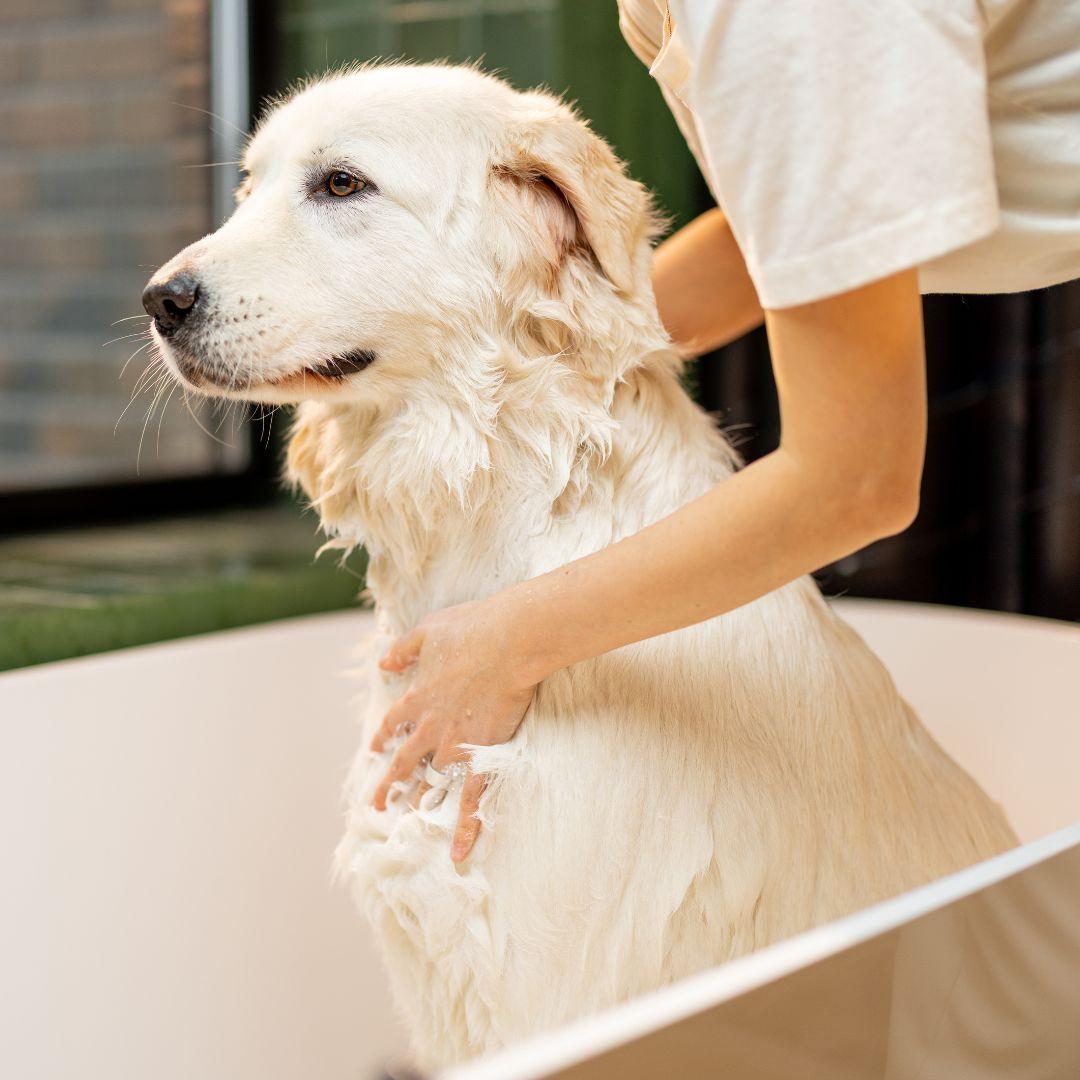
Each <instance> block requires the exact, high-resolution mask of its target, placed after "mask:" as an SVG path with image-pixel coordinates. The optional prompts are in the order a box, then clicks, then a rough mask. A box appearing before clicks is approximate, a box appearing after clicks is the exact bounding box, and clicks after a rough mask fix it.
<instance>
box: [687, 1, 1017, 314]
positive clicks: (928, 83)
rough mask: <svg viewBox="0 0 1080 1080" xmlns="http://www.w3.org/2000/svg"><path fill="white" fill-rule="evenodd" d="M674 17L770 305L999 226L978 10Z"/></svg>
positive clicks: (811, 7)
mask: <svg viewBox="0 0 1080 1080" xmlns="http://www.w3.org/2000/svg"><path fill="white" fill-rule="evenodd" d="M966 8H970V9H971V10H970V12H968V11H967V10H966ZM671 11H672V15H673V17H674V22H675V27H676V33H677V34H678V35H679V37H680V39H681V44H682V48H683V49H684V50H685V51H686V53H687V54H688V57H689V60H690V72H691V74H690V76H689V82H688V84H687V86H686V87H685V91H684V94H683V96H684V98H685V100H686V101H687V104H688V105H689V106H690V107H691V109H692V110H693V113H694V116H695V119H696V125H697V129H698V136H699V142H700V144H701V150H702V154H703V156H704V157H705V161H706V165H707V168H708V170H709V172H710V174H711V176H710V179H711V180H712V184H713V187H714V190H715V191H716V193H717V195H718V197H719V200H720V202H721V204H722V206H723V209H724V211H725V213H726V214H727V217H728V219H729V221H730V222H731V227H732V230H733V231H734V233H735V236H736V238H737V239H738V241H739V245H740V247H741V249H742V252H743V255H744V257H745V259H746V262H747V268H748V269H749V271H750V276H751V278H752V279H753V281H754V284H755V286H756V288H757V291H758V295H759V297H760V299H761V302H762V304H763V306H764V307H766V308H783V307H790V306H793V305H796V304H803V303H809V302H810V301H813V300H820V299H823V298H825V297H827V296H831V295H834V294H836V293H840V292H845V291H847V290H849V289H854V288H858V287H859V286H861V285H865V284H868V283H869V282H871V281H875V280H877V279H879V278H882V277H885V276H887V275H889V274H892V273H896V272H898V271H900V270H904V269H907V268H909V267H915V266H919V265H921V264H922V263H924V262H927V261H929V260H930V259H934V258H937V257H938V256H941V255H944V254H946V253H947V252H950V251H953V250H955V249H957V248H960V247H963V246H965V245H967V244H970V243H973V242H974V241H976V240H978V239H981V238H982V237H984V236H986V235H988V234H989V233H991V232H993V231H994V230H995V229H996V228H997V226H998V222H999V212H998V199H997V188H996V185H995V181H994V163H993V153H992V146H991V140H990V124H989V118H988V113H987V100H986V98H987V88H986V74H985V61H984V54H983V46H982V33H981V25H980V23H979V18H978V14H977V10H976V5H975V3H974V2H972V3H970V4H967V5H959V4H941V3H940V2H937V3H934V2H931V0H877V2H875V3H870V2H868V0H827V2H824V3H815V2H810V0H681V2H678V0H676V2H673V3H672V4H671Z"/></svg>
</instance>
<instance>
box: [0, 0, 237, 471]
mask: <svg viewBox="0 0 1080 1080" xmlns="http://www.w3.org/2000/svg"><path fill="white" fill-rule="evenodd" d="M208 7H209V2H208V0H3V2H2V3H0V488H3V489H11V488H17V487H27V486H29V487H37V486H41V485H49V484H60V483H82V482H85V481H93V480H108V479H120V478H129V477H130V476H132V475H133V474H134V471H135V461H136V447H137V444H138V441H139V437H140V433H141V430H142V420H143V416H144V414H145V411H146V408H147V406H149V403H150V397H149V395H144V396H143V397H142V398H141V399H140V400H139V401H137V402H136V403H135V405H133V406H132V407H131V409H130V410H129V411H128V413H127V415H126V416H125V418H124V420H123V421H122V422H121V423H120V425H119V427H118V428H117V431H116V433H115V435H114V433H113V428H114V425H116V422H117V419H118V418H119V416H120V414H121V412H122V410H123V408H124V406H125V404H126V403H127V401H128V399H129V397H130V396H131V393H132V389H133V387H134V384H135V380H136V378H137V377H138V375H139V374H140V372H141V371H142V370H143V367H144V366H145V364H144V363H143V362H141V360H142V357H141V356H140V357H137V358H136V360H135V361H133V362H132V364H131V365H129V370H128V372H127V375H126V377H125V378H124V379H123V380H122V381H121V380H120V379H119V378H118V375H119V372H120V368H121V366H122V364H123V362H124V360H125V359H126V357H127V356H128V355H129V354H130V352H131V351H132V349H133V348H135V347H136V346H137V345H139V344H141V341H140V340H135V339H133V340H132V341H131V343H130V344H128V343H127V342H118V343H116V344H115V345H110V346H106V347H105V348H102V344H103V343H104V342H106V341H108V340H109V339H110V338H114V337H117V336H118V335H121V334H125V333H131V332H134V331H137V330H139V329H140V328H141V327H142V326H143V325H144V322H143V320H139V319H135V320H130V321H128V322H121V323H119V324H118V325H117V326H115V327H114V326H112V325H111V324H112V323H113V322H114V321H116V320H118V319H122V318H125V317H126V316H130V315H136V314H138V313H140V312H141V310H142V309H141V306H140V304H139V295H140V293H141V291H142V286H143V284H144V282H145V280H146V278H147V277H148V276H149V274H150V272H151V270H152V269H153V268H154V267H156V266H157V265H159V264H160V263H161V262H163V261H164V260H165V259H167V258H169V257H170V256H171V255H172V254H174V253H175V252H176V251H177V250H178V249H179V248H181V247H183V246H184V245H185V244H187V243H190V242H191V240H193V239H195V238H197V237H199V236H201V235H203V234H204V233H205V232H207V231H208V230H209V229H210V228H211V227H212V222H211V220H210V209H209V206H210V170H209V169H207V168H194V167H189V166H196V165H202V164H203V163H206V162H208V161H209V160H210V159H211V149H210V140H209V126H208V125H209V123H210V121H209V120H208V118H207V117H206V116H205V115H204V114H203V113H200V112H197V111H194V109H192V108H184V107H182V106H184V105H188V106H194V107H196V108H198V109H207V108H209V71H208V27H209V17H208ZM177 396H178V395H177ZM150 431H151V435H150V437H148V439H147V444H146V446H144V449H143V452H142V455H141V468H140V471H141V473H142V475H144V476H145V475H154V474H163V473H167V474H178V473H180V474H184V473H192V472H202V471H205V470H206V469H208V468H211V467H214V465H215V463H218V464H220V461H219V453H218V451H217V450H215V449H214V447H215V444H214V443H213V442H212V441H211V440H209V439H208V438H207V437H206V436H205V435H204V434H203V433H202V432H200V431H199V429H198V427H197V426H196V425H195V424H194V422H193V421H192V420H191V419H190V417H188V416H187V415H186V414H184V413H183V412H182V410H181V409H180V407H179V405H178V404H177V401H176V400H175V399H174V401H173V403H172V405H171V406H170V409H169V413H168V414H167V419H166V423H165V424H164V425H163V427H162V430H161V437H160V450H157V449H156V448H155V441H156V439H157V421H156V418H155V419H154V421H153V423H152V425H151V427H150Z"/></svg>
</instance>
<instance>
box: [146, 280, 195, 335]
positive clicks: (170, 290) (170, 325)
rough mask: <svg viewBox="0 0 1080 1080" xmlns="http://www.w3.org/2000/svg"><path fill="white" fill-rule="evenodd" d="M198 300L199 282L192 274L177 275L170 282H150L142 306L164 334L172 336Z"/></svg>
mask: <svg viewBox="0 0 1080 1080" xmlns="http://www.w3.org/2000/svg"><path fill="white" fill-rule="evenodd" d="M198 299H199V284H198V282H197V281H196V280H195V279H194V278H193V277H192V276H191V275H190V274H177V275H176V276H175V277H171V278H169V280H168V281H152V282H150V284H149V285H147V286H146V289H145V290H144V291H143V294H142V306H143V307H144V308H146V314H147V315H149V316H150V317H151V318H152V319H153V320H154V322H155V323H157V328H158V329H159V330H160V331H161V332H162V333H163V334H171V333H172V332H173V331H174V330H176V329H177V328H178V327H179V326H180V324H181V323H182V322H183V321H184V320H185V319H186V318H187V317H188V316H189V315H190V314H191V311H192V309H193V308H194V307H195V304H196V303H197V302H198Z"/></svg>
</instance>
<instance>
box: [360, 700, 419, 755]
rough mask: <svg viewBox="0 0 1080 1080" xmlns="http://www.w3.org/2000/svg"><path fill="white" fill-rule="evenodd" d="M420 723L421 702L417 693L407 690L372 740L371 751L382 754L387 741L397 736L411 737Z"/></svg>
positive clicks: (389, 710) (390, 709)
mask: <svg viewBox="0 0 1080 1080" xmlns="http://www.w3.org/2000/svg"><path fill="white" fill-rule="evenodd" d="M419 721H420V706H419V700H418V698H417V696H416V694H415V693H413V692H412V691H411V690H406V691H405V693H404V694H402V695H401V697H399V698H398V699H397V701H395V702H394V704H393V705H391V706H390V708H389V709H388V710H387V712H386V715H385V716H384V717H383V718H382V723H381V724H379V730H378V731H376V732H375V735H374V736H373V738H372V740H371V749H372V750H374V751H375V753H377V754H381V753H382V750H383V747H384V746H385V745H386V743H387V740H389V739H392V738H393V737H394V736H395V735H411V734H412V733H413V732H414V731H415V730H416V727H417V724H418V723H419Z"/></svg>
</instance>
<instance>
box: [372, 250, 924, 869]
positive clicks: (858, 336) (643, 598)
mask: <svg viewBox="0 0 1080 1080" xmlns="http://www.w3.org/2000/svg"><path fill="white" fill-rule="evenodd" d="M766 326H767V328H768V333H769V343H770V346H771V351H772V357H773V366H774V369H775V373H776V382H777V388H778V391H779V396H780V407H781V419H782V429H783V430H782V436H781V443H780V446H779V448H778V449H777V450H775V451H774V452H773V453H771V454H769V455H768V456H766V457H764V458H761V459H760V460H758V461H756V462H754V463H753V464H752V465H750V466H748V467H747V468H745V469H743V470H742V471H741V472H738V473H736V474H735V475H734V476H732V477H731V478H730V479H727V480H725V481H724V482H723V483H721V484H719V485H717V486H716V487H715V488H713V489H712V490H711V491H709V492H708V493H707V494H705V495H703V496H702V497H700V498H698V499H696V500H695V501H694V502H691V503H690V504H688V505H687V506H685V507H683V508H682V509H681V510H678V511H676V512H675V513H673V514H671V515H670V516H669V517H666V518H664V519H663V520H661V521H658V522H656V523H655V524H653V525H650V526H649V527H648V528H646V529H643V530H642V531H641V532H639V533H637V534H635V535H634V536H631V537H628V538H627V539H625V540H622V541H620V542H619V543H616V544H613V545H612V546H611V547H608V548H605V549H604V550H602V551H598V552H596V553H595V554H593V555H589V556H587V557H585V558H582V559H578V560H576V561H575V562H572V563H569V564H568V565H566V566H563V567H561V568H559V569H558V570H554V571H552V572H551V573H548V574H544V575H543V576H541V577H538V578H533V579H532V580H529V581H525V582H522V583H520V584H518V585H514V586H512V587H510V588H507V589H504V590H503V591H502V592H499V593H497V594H495V595H494V596H492V597H490V598H488V599H486V600H483V601H478V602H475V603H470V604H462V605H459V606H457V607H454V608H448V609H446V610H445V611H442V612H438V613H435V614H433V615H431V616H428V617H427V618H425V619H424V620H423V621H422V622H421V623H420V624H419V625H418V626H417V627H416V629H415V630H413V631H411V632H410V633H408V634H406V635H404V637H402V638H400V639H399V640H398V641H397V642H396V643H395V644H394V645H393V646H392V647H391V649H390V651H389V652H388V653H387V655H386V657H385V658H384V660H383V661H382V664H383V667H384V668H386V669H387V670H396V671H400V670H404V669H405V668H407V667H409V666H410V665H412V664H416V668H417V670H416V675H415V679H414V681H413V685H412V687H411V688H410V689H409V691H407V693H406V694H405V695H404V696H403V697H402V698H401V699H400V700H399V701H398V703H397V704H395V706H394V707H393V708H392V709H391V710H390V712H389V713H388V714H387V717H386V720H385V721H384V724H383V727H382V729H381V730H380V732H379V734H378V735H377V736H376V739H375V741H374V744H373V745H374V746H375V747H376V748H379V747H381V746H382V745H383V744H384V742H385V740H386V739H387V738H388V737H389V736H390V735H391V733H393V732H394V731H395V730H400V729H401V725H402V724H403V723H405V722H408V724H411V725H412V727H411V728H410V727H407V728H406V730H411V731H412V734H411V735H410V737H409V738H408V740H407V741H406V742H405V743H404V744H403V746H402V747H401V748H400V749H399V750H398V751H397V753H396V754H395V756H394V759H393V761H392V764H391V768H390V771H389V773H388V775H387V777H386V779H385V780H384V782H383V784H382V785H381V786H380V788H379V791H378V793H377V795H376V799H375V804H376V806H377V807H379V808H382V807H383V806H384V805H385V798H386V794H387V790H388V788H389V785H390V783H391V782H392V780H394V779H402V778H405V777H407V776H409V775H410V774H411V773H412V771H413V769H414V768H415V767H416V765H417V764H418V763H419V761H420V760H421V758H422V757H423V756H424V755H425V754H427V753H429V752H433V753H434V755H435V758H434V764H435V766H436V767H437V768H441V767H443V766H444V765H445V764H447V763H448V762H449V761H451V760H455V759H460V758H463V757H466V756H467V755H465V754H464V753H463V752H462V751H460V750H458V749H457V746H458V744H460V743H477V744H491V743H498V742H504V741H505V740H507V739H508V738H510V736H511V735H512V734H513V733H514V731H515V730H516V729H517V726H518V724H519V723H520V722H521V717H522V715H523V713H524V711H525V709H526V708H527V707H528V703H529V701H530V700H531V698H532V693H533V688H534V687H535V686H536V684H537V683H538V682H539V681H540V680H542V679H544V678H546V677H547V676H548V675H550V674H552V673H553V672H555V671H558V670H559V669H560V668H563V667H566V666H567V665H569V664H573V663H575V662H577V661H580V660H584V659H586V658H588V657H592V656H597V655H599V654H600V653H604V652H607V651H608V650H610V649H614V648H617V647H619V646H621V645H626V644H629V643H630V642H634V641H639V640H641V639H643V638H647V637H652V636H653V635H655V634H661V633H664V632H666V631H670V630H675V629H677V628H679V627H683V626H688V625H690V624H692V623H696V622H700V621H702V620H704V619H708V618H711V617H712V616H715V615H720V614H722V613H724V612H726V611H730V610H731V609H732V608H736V607H739V606H740V605H742V604H746V603H748V602H750V601H751V600H754V599H756V598H757V597H759V596H762V595H764V594H765V593H767V592H769V591H770V590H772V589H775V588H777V587H779V586H781V585H784V584H786V583H787V582H789V581H792V580H793V579H795V578H797V577H799V576H800V575H802V574H805V573H807V572H809V571H812V570H816V569H817V568H819V567H821V566H823V565H825V564H827V563H829V562H832V561H833V560H835V559H838V558H841V557H842V556H844V555H847V554H850V553H851V552H853V551H855V550H857V549H859V548H861V547H863V546H864V545H866V544H868V543H870V542H871V541H873V540H876V539H879V538H881V537H884V536H888V535H891V534H894V533H897V532H899V531H901V530H903V529H904V528H906V527H907V525H908V524H909V523H910V522H911V521H912V519H913V518H914V516H915V513H916V510H917V507H918V497H919V482H920V477H921V472H922V461H923V451H924V446H925V439H926V394H925V364H924V356H923V333H922V317H921V307H920V302H919V291H918V286H917V276H916V272H915V271H914V270H912V271H905V272H904V273H901V274H897V275H895V276H893V277H890V278H886V279H885V280H883V281H879V282H876V283H874V284H871V285H868V286H866V287H864V288H861V289H858V290H855V291H853V292H850V293H846V294H843V295H840V296H837V297H833V298H830V299H827V300H822V301H818V302H816V303H812V304H806V305H804V306H802V307H795V308H789V309H784V310H780V311H770V312H768V313H767V314H766ZM482 787H483V778H482V777H481V776H476V775H473V776H470V777H469V778H468V779H467V780H466V782H465V787H464V790H463V792H462V810H461V818H460V821H459V824H458V831H457V834H456V836H455V840H454V845H453V849H452V854H453V857H454V858H455V859H461V858H464V857H465V855H466V854H467V853H468V851H469V849H470V848H471V846H472V844H473V842H474V840H475V838H476V834H477V832H478V831H479V827H480V826H479V822H478V821H477V820H476V818H475V817H474V816H473V815H474V812H475V810H476V807H477V805H478V802H479V797H480V793H481V791H482Z"/></svg>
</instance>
